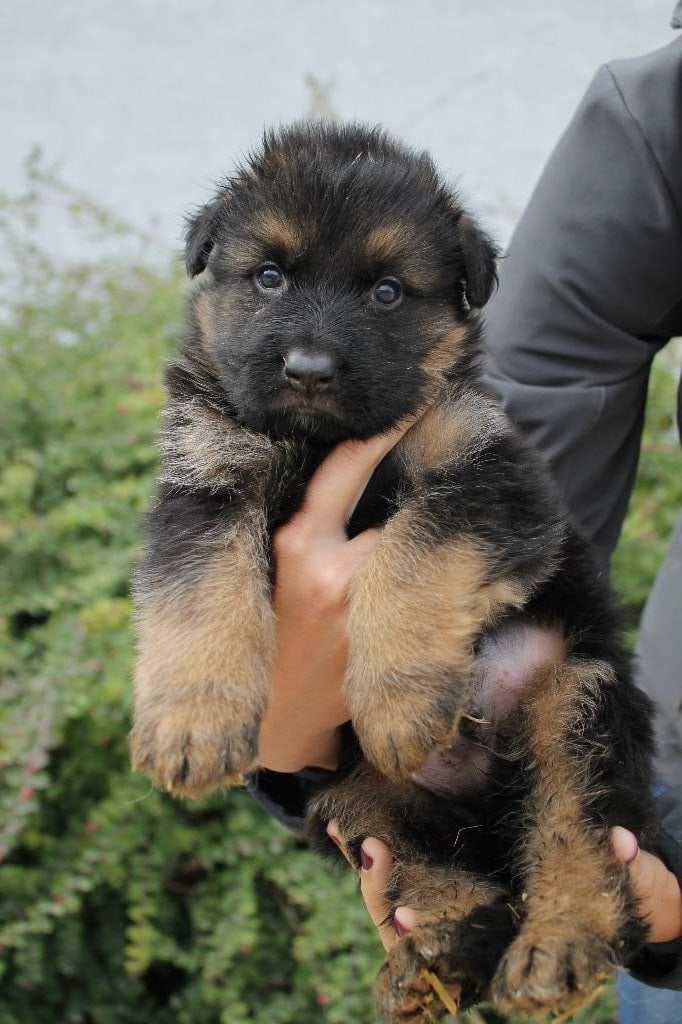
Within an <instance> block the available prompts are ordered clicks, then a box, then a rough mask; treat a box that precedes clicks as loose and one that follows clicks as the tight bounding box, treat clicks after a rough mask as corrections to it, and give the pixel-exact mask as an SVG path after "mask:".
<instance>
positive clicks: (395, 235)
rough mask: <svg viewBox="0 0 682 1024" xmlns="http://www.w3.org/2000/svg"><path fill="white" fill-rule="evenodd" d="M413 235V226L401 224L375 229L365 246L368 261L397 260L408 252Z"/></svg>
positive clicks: (385, 225)
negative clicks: (408, 244)
mask: <svg viewBox="0 0 682 1024" xmlns="http://www.w3.org/2000/svg"><path fill="white" fill-rule="evenodd" d="M413 233H414V229H413V227H412V225H410V224H404V223H399V222H397V223H395V224H383V225H381V227H378V228H374V230H373V231H372V232H371V233H370V235H369V237H368V239H367V242H366V245H365V253H366V255H367V259H368V260H369V261H370V262H372V263H384V262H387V261H390V260H395V259H397V258H398V257H399V256H401V255H402V254H403V253H404V252H405V251H406V249H407V247H408V246H407V243H408V241H409V239H410V238H411V237H412V235H413Z"/></svg>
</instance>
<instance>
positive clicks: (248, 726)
mask: <svg viewBox="0 0 682 1024" xmlns="http://www.w3.org/2000/svg"><path fill="white" fill-rule="evenodd" d="M130 747H131V758H132V765H133V768H134V770H135V771H140V772H144V773H145V774H146V775H148V776H149V777H150V778H151V779H152V780H153V782H155V783H156V784H157V785H158V786H159V787H160V788H161V789H166V790H168V791H169V792H171V793H173V794H176V795H178V796H188V797H195V798H196V797H200V796H203V795H204V794H205V793H208V792H209V791H210V790H213V789H219V788H225V787H229V786H236V785H240V784H241V776H242V774H243V773H244V772H248V771H249V770H250V769H252V768H254V767H255V760H256V756H257V753H258V722H257V721H253V720H249V719H248V718H246V717H245V716H244V713H243V710H241V711H240V709H238V708H237V707H235V706H232V705H230V703H229V702H220V703H217V702H215V703H214V702H210V703H206V704H203V705H202V704H201V703H200V702H196V703H189V702H185V703H181V702H175V703H174V704H173V705H172V706H170V707H169V706H168V705H167V704H165V705H161V706H160V707H153V708H146V709H145V708H139V709H138V712H137V715H136V722H135V726H134V728H133V731H132V733H131V737H130Z"/></svg>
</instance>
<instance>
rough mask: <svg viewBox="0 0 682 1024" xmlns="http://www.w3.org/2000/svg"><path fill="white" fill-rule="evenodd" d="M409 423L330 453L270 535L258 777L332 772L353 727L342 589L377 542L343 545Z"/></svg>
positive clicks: (372, 535) (372, 536)
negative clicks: (268, 666)
mask: <svg viewBox="0 0 682 1024" xmlns="http://www.w3.org/2000/svg"><path fill="white" fill-rule="evenodd" d="M413 422H414V421H413V420H409V421H404V422H403V423H402V424H400V425H399V426H398V427H397V428H396V429H395V430H393V431H391V432H390V433H387V434H381V435H379V436H378V437H374V438H371V439H370V440H368V441H362V442H361V441H345V442H343V443H342V444H339V445H338V446H337V447H336V448H334V450H333V451H332V452H331V453H330V454H329V455H328V456H327V458H326V459H325V460H324V462H323V463H322V464H321V465H320V466H319V468H318V469H317V471H316V472H315V474H314V475H313V477H312V479H311V480H310V482H309V484H308V487H307V489H306V496H305V501H304V504H303V507H302V508H301V509H300V510H299V512H298V513H297V514H296V515H295V516H293V517H292V519H291V520H290V521H289V522H288V523H287V524H286V525H285V526H283V527H282V528H281V529H280V530H278V531H277V533H276V534H275V537H274V541H273V546H274V555H275V567H276V571H275V590H274V596H273V605H274V611H275V619H276V646H275V659H274V665H273V677H272V693H271V698H270V703H269V706H268V708H267V711H266V714H265V716H264V718H263V722H262V725H261V732H260V747H259V763H260V764H261V765H262V766H263V767H264V768H271V769H273V770H274V771H280V772H294V771H299V770H300V769H301V768H304V767H305V766H307V765H316V766H319V767H323V768H336V767H337V765H338V761H339V757H340V737H339V732H338V729H339V726H340V725H342V724H343V723H344V722H346V721H348V719H349V718H350V713H349V711H348V708H347V706H346V702H345V698H344V695H343V680H344V676H345V669H346V659H347V634H346V601H347V595H348V587H349V584H350V581H351V578H352V576H353V573H354V572H355V570H356V569H357V567H358V565H359V564H360V563H361V562H362V561H363V559H365V558H366V557H367V555H368V554H369V553H370V552H371V550H372V549H373V547H374V545H375V544H376V542H377V539H378V536H379V533H380V531H379V530H366V531H365V532H364V533H361V534H359V535H358V536H357V537H354V538H353V539H352V540H349V539H348V537H347V535H346V524H347V522H348V520H349V518H350V516H351V515H352V512H353V509H354V508H355V506H356V505H357V502H358V501H359V499H360V497H361V495H362V492H363V491H364V489H365V487H366V486H367V483H368V482H369V480H370V478H371V476H372V474H373V472H374V470H375V469H376V468H377V466H378V465H379V463H380V462H381V460H382V459H383V458H384V456H385V455H387V454H388V452H389V451H390V450H391V448H393V446H394V445H395V444H397V442H398V441H399V440H400V439H401V437H402V436H403V434H404V433H405V432H406V431H407V430H408V429H409V427H410V426H411V425H412V423H413Z"/></svg>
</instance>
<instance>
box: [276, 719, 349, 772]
mask: <svg viewBox="0 0 682 1024" xmlns="http://www.w3.org/2000/svg"><path fill="white" fill-rule="evenodd" d="M342 749H343V742H342V734H341V729H340V728H339V727H336V726H335V727H333V728H329V729H323V730H320V731H317V732H314V733H305V734H301V733H300V732H299V734H298V736H297V737H296V738H295V739H294V738H293V736H292V732H291V731H290V730H289V729H287V730H286V731H284V730H283V729H273V728H271V727H270V726H269V724H268V722H267V720H266V721H265V722H264V723H263V726H262V728H261V734H260V743H259V765H260V766H261V767H262V768H267V769H269V770H270V771H274V772H285V773H287V774H292V773H294V772H299V771H302V770H303V769H304V768H325V769H327V770H328V771H336V769H337V768H338V767H339V764H340V762H341V755H342Z"/></svg>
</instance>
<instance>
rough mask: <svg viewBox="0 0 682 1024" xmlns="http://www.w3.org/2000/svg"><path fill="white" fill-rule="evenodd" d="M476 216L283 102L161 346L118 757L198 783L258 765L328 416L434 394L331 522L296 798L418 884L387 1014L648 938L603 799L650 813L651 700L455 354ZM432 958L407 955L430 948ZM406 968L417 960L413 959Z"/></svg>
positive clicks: (394, 417)
mask: <svg viewBox="0 0 682 1024" xmlns="http://www.w3.org/2000/svg"><path fill="white" fill-rule="evenodd" d="M495 259H496V253H495V249H494V246H493V244H492V243H491V241H490V240H489V239H488V237H487V236H486V234H485V233H484V232H483V231H481V229H480V228H479V227H478V226H477V225H476V223H475V221H474V220H473V219H472V218H471V217H470V216H469V214H468V213H467V212H466V211H465V210H464V209H463V208H462V206H461V204H460V202H459V199H458V197H457V196H456V195H455V194H454V193H453V192H452V191H451V190H450V189H448V188H447V187H446V186H445V185H444V184H443V183H442V182H441V181H440V179H439V178H438V176H437V174H436V171H435V169H434V167H433V165H432V163H431V161H430V159H429V158H428V157H427V156H425V155H418V154H415V153H413V152H412V151H411V150H409V149H407V148H406V147H404V146H402V145H401V144H399V143H397V142H395V141H394V140H392V139H391V138H389V137H388V136H386V135H385V134H383V133H382V132H380V131H378V130H369V129H366V128H364V127H362V126H356V125H351V126H348V127H335V126H328V125H319V124H316V125H305V124H304V125H298V126H294V127H293V128H291V129H286V130H283V131H281V132H278V133H272V134H270V135H268V136H266V138H265V140H264V144H263V147H262V149H261V150H260V151H259V152H258V153H257V154H255V155H254V156H253V157H252V158H251V159H250V160H249V161H248V162H247V164H246V165H245V166H244V167H243V168H242V169H240V170H239V171H238V173H237V174H236V175H235V176H234V177H233V178H231V179H230V180H229V181H227V182H226V183H225V184H224V185H223V186H222V187H221V188H220V189H219V190H218V192H217V194H216V196H215V198H214V199H213V200H212V201H211V202H210V203H209V204H208V205H207V206H206V207H204V208H203V210H201V211H200V212H199V213H198V214H197V216H196V217H195V218H193V219H192V221H191V223H190V226H189V229H188V233H187V249H186V261H187V269H188V272H189V274H190V275H191V276H196V275H198V274H202V277H201V281H200V284H199V287H198V288H197V289H196V290H195V291H194V292H193V294H192V295H191V297H190V302H189V314H188V325H187V331H186V334H185V336H184V338H183V340H182V343H181V351H180V356H179V358H178V359H177V360H176V361H175V362H174V363H173V364H172V365H171V366H170V368H169V370H168V373H167V389H168V396H169V401H168V411H167V419H166V425H165V428H164V432H163V438H162V447H163V466H162V471H161V476H160V480H159V484H158V489H157V493H156V497H155V500H154V503H153V505H152V508H151V510H150V512H149V514H148V517H147V553H146V557H145V560H144V562H143V563H142V565H141V567H140V570H139V572H138V576H137V583H136V593H137V601H138V608H139V634H140V642H139V657H138V664H137V670H136V720H135V726H134V730H133V733H132V752H133V763H134V765H135V767H137V768H139V769H141V770H144V771H146V772H147V773H148V774H150V775H151V777H152V778H153V779H155V780H156V781H157V782H158V783H159V784H160V785H162V786H164V787H166V788H168V789H170V790H171V791H174V792H178V793H180V794H186V795H190V796H195V795H199V794H201V793H203V792H205V791H207V790H209V789H211V788H213V787H216V786H221V785H229V784H232V783H234V782H236V781H238V780H239V778H241V776H242V775H243V773H245V772H249V771H253V770H255V769H257V766H258V756H257V742H258V727H259V723H260V719H261V716H262V714H263V711H264V709H265V707H266V704H267V700H268V688H269V670H270V659H271V655H272V645H273V621H272V610H271V606H270V586H271V582H272V575H273V557H272V545H271V540H272V535H273V532H274V531H275V530H276V529H277V528H278V527H279V526H281V525H282V524H284V523H286V522H287V520H289V519H290V518H291V516H292V515H293V513H294V512H295V510H296V509H297V508H298V507H299V505H300V502H301V500H302V496H303V493H304V490H305V486H306V483H307V481H308V480H309V479H310V476H311V474H312V473H313V471H314V470H315V468H316V467H317V466H318V465H319V463H320V461H321V460H322V459H323V458H324V456H325V455H326V454H327V453H328V452H329V451H330V449H331V448H332V447H333V446H334V445H335V444H337V443H338V442H339V441H341V440H343V439H346V438H369V437H372V436H373V435H376V434H378V433H380V432H382V431H386V430H388V429H389V428H391V427H393V426H394V425H395V424H397V423H398V422H399V421H400V420H401V419H402V418H403V417H404V416H406V415H410V414H415V413H417V412H418V411H420V410H424V409H426V410H427V411H426V412H425V413H424V415H422V417H421V419H420V420H419V421H418V423H417V424H416V425H415V426H414V427H413V428H412V429H411V430H410V431H409V432H408V433H407V434H406V435H405V437H404V438H403V440H402V441H401V442H400V443H399V444H398V445H397V446H396V448H395V449H394V450H393V451H392V452H391V453H390V454H389V455H388V456H387V457H386V458H385V460H384V461H383V463H382V464H381V466H380V467H379V469H378V470H377V472H376V473H375V474H374V477H373V478H372V480H371V481H370V483H369V485H368V487H367V489H366V491H365V493H364V495H363V497H362V499H361V501H360V502H359V504H358V506H357V508H356V510H355V512H354V514H353V517H352V519H351V522H350V523H349V526H348V532H349V536H354V535H356V534H357V533H359V532H360V531H362V530H364V529H366V528H368V527H370V526H382V527H384V530H383V532H382V535H381V538H380V540H379V542H378V544H377V546H376V549H375V551H374V552H373V553H372V555H371V556H370V557H369V558H368V559H367V561H366V563H365V564H363V566H362V567H361V569H360V570H359V571H358V573H357V575H356V578H355V579H354V580H353V583H352V587H351V593H350V595H349V629H350V656H349V669H348V677H347V681H346V685H347V697H348V702H349V705H350V707H351V710H352V714H353V725H354V730H355V733H356V735H357V737H358V741H359V748H358V754H357V757H355V759H354V760H353V763H352V765H351V766H350V767H349V769H348V770H347V771H346V772H345V773H343V774H342V775H340V776H339V777H338V778H336V779H335V781H334V783H333V784H332V785H329V786H328V787H326V788H324V789H323V790H322V791H321V792H320V793H319V794H318V795H317V797H316V798H315V800H314V801H313V803H312V805H311V807H310V809H309V828H310V835H311V841H312V842H313V843H314V845H316V846H317V847H318V848H319V849H321V850H323V851H327V852H328V847H329V845H330V844H329V842H328V840H327V838H326V834H325V825H326V823H327V822H328V821H329V819H330V818H331V817H332V816H333V817H336V818H338V819H339V821H340V823H341V826H342V829H343V831H344V834H345V836H346V838H347V840H348V843H349V847H350V849H351V851H353V853H354V854H355V855H356V856H357V853H358V848H359V845H360V843H361V842H362V839H363V838H364V837H365V836H367V835H377V836H380V837H381V838H383V839H385V840H386V841H387V842H388V843H389V844H390V845H391V847H392V848H393V850H394V853H395V854H396V858H395V863H396V866H395V868H394V870H393V875H392V878H391V882H390V885H389V891H388V893H387V898H388V900H389V903H390V905H391V906H392V907H395V906H398V905H400V904H409V905H412V906H414V907H416V908H417V909H418V910H420V913H421V920H422V922H423V924H422V925H421V926H420V928H418V929H417V930H416V931H415V932H414V933H413V934H412V935H410V936H409V937H408V938H407V939H405V940H404V941H402V942H400V943H399V944H398V946H397V947H396V948H395V950H394V951H393V952H392V953H391V955H390V957H389V958H388V961H387V963H386V964H385V965H384V967H383V969H382V971H381V973H380V975H379V979H378V983H377V1000H378V1006H379V1010H380V1012H381V1014H382V1015H383V1016H384V1018H385V1019H386V1020H388V1021H391V1022H395V1021H399V1020H408V1019H409V1020H411V1021H418V1020H424V1021H428V1020H435V1019H437V1018H438V1017H439V1016H442V1014H443V1013H444V1012H445V1009H444V1005H443V1003H442V1001H441V1000H440V998H439V997H438V996H437V994H436V989H435V988H434V987H433V985H432V984H431V980H432V975H433V974H436V975H437V976H438V977H439V978H440V981H441V984H442V985H444V986H445V988H446V989H447V991H448V992H449V993H450V995H451V997H452V998H453V999H455V1001H459V1004H460V1005H466V1004H467V1003H470V1002H472V1001H475V1000H477V999H480V998H485V997H489V996H492V997H493V998H494V999H495V1001H496V1002H497V1004H498V1005H499V1006H501V1007H502V1008H505V1009H509V1010H512V1011H532V1012H536V1011H546V1010H559V1009H562V1010H565V1009H570V1008H572V1007H574V1006H575V1005H577V1004H578V1003H579V1002H580V1001H582V1000H583V999H584V998H585V997H586V996H587V995H588V993H589V991H590V990H591V988H592V987H593V986H594V984H595V983H596V981H597V980H598V979H599V978H600V977H601V976H602V974H603V973H604V972H605V971H606V970H608V969H609V968H610V967H611V966H612V965H613V964H614V963H618V962H623V960H624V959H625V958H626V957H627V956H629V955H631V954H632V953H633V951H634V950H635V949H636V948H637V946H638V945H639V943H640V942H641V941H642V939H643V936H644V930H643V927H642V924H641V922H640V921H639V919H638V916H637V912H636V906H635V904H634V901H633V898H632V894H631V893H630V890H629V887H628V883H627V878H626V872H625V870H624V869H621V868H619V867H617V865H616V864H615V863H614V861H613V858H612V857H611V855H610V853H609V849H608V837H607V833H608V828H609V827H610V826H611V825H614V824H621V825H625V826H627V827H629V828H631V829H633V830H634V831H636V832H637V833H638V834H639V835H640V838H641V841H642V842H643V843H644V844H645V845H646V844H647V843H648V844H649V845H650V846H651V844H652V843H653V841H654V829H653V823H652V822H653V819H652V815H651V809H650V803H649V797H648V792H649V783H650V779H649V760H650V754H651V730H650V722H649V708H648V705H647V702H646V701H645V699H644V698H643V697H642V695H641V694H639V692H638V691H637V690H636V689H635V688H634V687H633V685H632V683H631V681H630V671H629V665H628V659H627V657H626V655H625V653H624V650H623V648H622V645H621V641H620V639H619V633H618V625H617V620H616V615H615V613H614V610H613V607H612V604H611V601H610V598H609V595H608V593H607V590H606V588H605V586H604V584H603V582H602V580H601V578H600V575H599V573H598V571H597V570H596V568H595V565H594V564H593V561H592V558H591V555H590V553H589V551H588V549H587V547H586V545H585V543H584V541H583V540H582V539H581V537H580V536H579V534H578V533H577V531H576V530H575V529H574V528H573V526H572V525H571V524H570V522H569V521H568V519H567V517H566V514H565V513H564V511H563V509H562V507H561V505H560V503H559V501H558V500H557V497H556V495H555V493H554V491H553V488H552V486H551V484H550V482H549V480H548V477H547V473H546V471H545V469H544V467H543V465H542V463H541V461H540V459H539V458H538V457H537V456H536V455H535V453H534V452H533V451H532V450H531V449H530V448H529V447H528V445H526V443H525V442H524V441H523V440H522V439H521V438H520V437H519V436H518V434H517V433H516V432H515V430H514V429H513V427H512V426H511V425H510V424H509V422H508V421H507V420H506V418H505V417H504V415H503V414H502V412H501V411H500V409H499V408H498V406H497V404H496V403H495V402H494V401H493V400H492V399H491V398H490V397H489V396H488V395H487V394H486V392H485V390H484V389H483V387H482V386H481V384H480V381H479V371H478V355H479V349H480V345H481V320H480V318H479V317H478V315H477V313H476V310H477V309H478V308H479V307H481V306H483V305H484V303H485V302H486V300H487V298H488V297H489V295H490V292H491V290H492V288H493V286H494V283H495ZM425 972H426V973H425ZM429 972H430V973H429Z"/></svg>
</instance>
